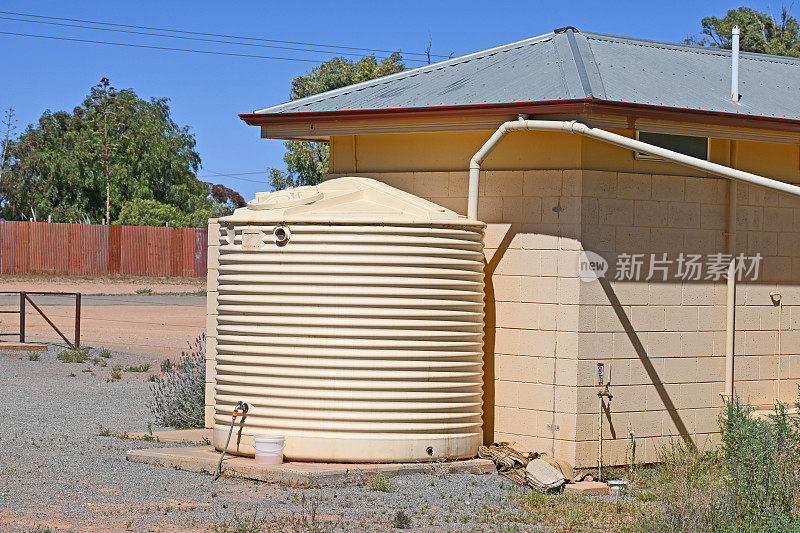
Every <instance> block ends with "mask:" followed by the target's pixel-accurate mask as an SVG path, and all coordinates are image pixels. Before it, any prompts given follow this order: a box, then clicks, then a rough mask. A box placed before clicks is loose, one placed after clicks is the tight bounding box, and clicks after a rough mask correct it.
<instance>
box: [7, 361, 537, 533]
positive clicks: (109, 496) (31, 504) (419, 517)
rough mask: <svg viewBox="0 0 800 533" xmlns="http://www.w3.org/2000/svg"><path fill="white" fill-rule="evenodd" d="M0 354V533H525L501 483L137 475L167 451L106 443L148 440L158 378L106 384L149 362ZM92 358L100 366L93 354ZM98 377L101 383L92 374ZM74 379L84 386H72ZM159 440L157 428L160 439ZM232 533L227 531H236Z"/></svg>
mask: <svg viewBox="0 0 800 533" xmlns="http://www.w3.org/2000/svg"><path fill="white" fill-rule="evenodd" d="M61 349H62V348H61V347H58V346H51V347H50V350H49V351H48V352H47V353H43V354H41V358H40V360H39V361H31V360H29V359H28V356H27V354H21V353H20V354H12V353H9V352H0V391H2V392H3V395H4V401H3V402H2V404H0V416H2V418H4V419H5V420H7V421H8V424H7V428H6V430H5V431H3V432H1V433H0V531H2V532H5V531H47V528H49V529H50V530H52V531H61V530H71V531H123V530H126V529H127V530H131V531H164V530H167V531H185V530H193V531H208V530H212V531H213V530H215V529H216V530H217V531H241V532H248V531H255V530H256V529H246V528H245V526H248V525H252V523H256V524H259V525H261V526H262V527H263V528H264V530H269V531H328V530H331V531H332V530H337V531H341V530H346V531H390V530H393V529H395V523H394V521H395V517H396V515H397V513H398V511H400V510H402V511H403V513H405V514H406V515H407V516H408V517H410V519H411V529H412V530H417V531H420V530H421V531H498V530H504V531H506V530H507V531H526V530H529V528H530V526H526V525H523V524H516V523H512V524H504V523H503V521H504V520H505V521H508V520H513V517H510V516H505V514H506V513H504V512H502V511H500V510H502V509H505V508H507V504H508V500H509V497H510V495H511V494H512V492H513V491H516V490H518V489H516V487H514V486H513V485H512V484H511V483H510V482H508V481H507V480H505V479H504V478H501V477H499V476H497V475H485V476H478V475H471V474H447V475H441V476H436V475H414V476H405V477H399V478H393V479H392V480H391V481H389V484H388V486H387V487H385V488H388V489H389V491H388V492H382V491H378V490H374V489H375V488H376V486H375V485H374V484H373V485H372V486H370V483H368V482H366V481H365V482H364V483H361V484H355V485H348V486H340V487H324V488H316V489H292V488H286V487H281V486H278V485H269V484H265V483H255V482H249V481H241V480H232V479H225V478H223V479H220V480H218V481H216V482H213V483H212V480H211V477H210V476H207V475H201V474H194V473H190V472H182V471H178V470H168V469H165V468H161V467H155V466H150V465H144V464H135V463H128V462H127V461H126V460H125V453H126V452H127V451H128V450H131V449H136V448H144V447H161V446H164V445H163V444H154V443H147V442H143V441H133V440H125V439H119V438H115V437H101V436H98V433H99V428H100V426H104V427H106V428H109V429H110V430H112V431H120V432H121V431H127V432H133V431H145V430H146V429H147V424H148V421H150V420H152V417H151V415H150V413H149V411H148V409H147V400H148V398H149V396H150V393H149V389H148V383H147V377H148V375H149V374H152V373H153V372H154V371H157V368H152V369H151V370H150V371H149V372H148V373H144V374H141V373H130V372H128V373H124V375H123V378H122V380H121V381H112V382H110V381H107V380H108V377H109V375H110V369H111V367H112V366H114V365H123V366H128V365H134V364H139V363H141V362H145V361H149V360H151V358H149V357H147V356H136V355H132V354H125V353H121V352H113V356H112V358H111V359H109V360H108V366H107V367H105V368H101V367H97V366H92V365H91V363H86V364H68V363H62V362H60V361H58V360H57V359H56V356H57V354H58V353H59V352H60V351H61ZM92 355H94V354H92ZM89 368H91V369H92V370H93V372H94V374H93V373H92V372H83V370H85V369H89ZM71 374H74V376H72V375H71ZM153 429H154V430H156V429H159V428H155V427H154V428H153ZM226 528H228V529H226Z"/></svg>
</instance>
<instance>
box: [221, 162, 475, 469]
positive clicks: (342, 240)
mask: <svg viewBox="0 0 800 533" xmlns="http://www.w3.org/2000/svg"><path fill="white" fill-rule="evenodd" d="M220 222H221V224H222V226H221V230H222V231H221V242H220V265H219V299H218V308H217V309H218V313H219V314H218V325H217V342H218V344H217V367H216V369H217V372H216V395H215V404H216V408H215V409H216V412H215V419H214V420H215V425H214V446H215V447H216V448H217V449H218V450H222V448H223V447H224V446H225V439H226V437H227V434H228V428H229V427H230V421H231V412H232V409H233V407H234V406H235V405H236V402H238V401H240V400H241V401H244V402H246V403H248V404H249V406H250V410H249V412H248V414H247V416H246V418H245V419H244V421H243V424H242V426H241V428H239V427H238V424H237V429H236V431H235V432H234V436H233V438H232V439H231V444H230V446H229V448H228V451H229V452H231V453H234V454H239V455H249V456H252V455H253V435H258V434H277V435H283V436H285V437H286V448H285V452H284V454H285V457H286V458H287V459H291V460H302V461H343V462H349V461H366V462H397V461H420V460H428V459H430V458H434V459H438V458H453V459H455V458H464V457H472V456H474V455H475V454H476V452H477V449H478V446H479V445H480V444H481V441H482V432H481V389H482V377H483V372H482V355H483V230H484V227H485V225H484V224H483V223H482V222H478V221H474V220H467V219H465V218H464V217H462V216H460V215H458V214H457V213H455V212H453V211H450V210H448V209H445V208H443V207H441V206H439V205H436V204H433V203H431V202H428V201H427V200H423V199H421V198H418V197H416V196H413V195H411V194H408V193H405V192H403V191H400V190H398V189H395V188H393V187H390V186H388V185H386V184H383V183H381V182H379V181H376V180H372V179H367V178H338V179H332V180H329V181H326V182H323V183H322V184H320V185H317V186H313V187H299V188H295V189H289V190H286V191H280V192H276V193H259V194H257V195H256V199H255V200H253V201H252V202H250V203H249V204H248V206H247V207H244V208H241V209H237V210H236V212H235V213H234V214H233V215H231V216H228V217H225V218H222V219H220Z"/></svg>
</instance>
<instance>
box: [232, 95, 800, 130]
mask: <svg viewBox="0 0 800 533" xmlns="http://www.w3.org/2000/svg"><path fill="white" fill-rule="evenodd" d="M520 112H522V113H528V114H538V115H543V114H559V113H563V114H567V115H577V114H599V115H603V114H606V115H623V116H630V117H633V118H648V119H660V120H670V121H676V122H694V123H699V124H705V125H709V124H713V125H717V126H729V127H741V128H758V129H769V130H776V131H785V132H795V133H796V132H800V120H797V119H790V118H781V117H765V116H760V115H742V114H741V113H730V112H724V111H708V110H702V109H686V108H680V107H670V106H657V105H650V104H636V103H630V102H615V101H612V100H602V99H599V98H575V99H571V100H555V101H554V100H544V101H532V102H506V103H488V104H465V105H452V106H428V107H401V108H386V109H347V110H338V111H297V112H295V111H291V112H283V113H242V114H240V115H239V118H240V119H242V120H243V121H244V122H245V123H247V124H248V125H250V126H269V125H278V124H296V123H303V122H308V123H312V124H313V123H314V122H319V123H322V122H328V121H335V122H338V123H341V122H347V121H357V120H364V119H377V118H383V119H405V118H423V117H424V118H439V117H458V118H463V117H467V116H487V115H489V116H496V115H498V114H500V115H502V114H508V115H510V116H516V115H517V114H519V113H520Z"/></svg>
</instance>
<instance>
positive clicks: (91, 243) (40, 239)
mask: <svg viewBox="0 0 800 533" xmlns="http://www.w3.org/2000/svg"><path fill="white" fill-rule="evenodd" d="M207 242H208V230H207V229H205V228H202V229H195V228H167V227H152V226H100V225H93V224H50V223H47V222H4V221H0V274H29V273H31V274H32V273H42V274H85V275H103V274H129V275H138V276H185V277H200V276H205V275H206V269H207V266H208V245H207Z"/></svg>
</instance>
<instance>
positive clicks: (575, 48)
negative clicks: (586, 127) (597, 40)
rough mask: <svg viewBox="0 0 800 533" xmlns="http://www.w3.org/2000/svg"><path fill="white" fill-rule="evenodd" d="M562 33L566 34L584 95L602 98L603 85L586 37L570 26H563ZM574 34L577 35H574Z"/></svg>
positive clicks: (603, 93)
mask: <svg viewBox="0 0 800 533" xmlns="http://www.w3.org/2000/svg"><path fill="white" fill-rule="evenodd" d="M563 33H565V34H566V36H567V42H568V43H569V50H570V52H571V53H572V59H573V61H574V62H575V68H576V69H577V71H578V77H579V79H580V81H581V86H582V87H583V93H584V96H585V97H586V98H598V99H601V100H602V99H604V98H605V87H604V86H603V78H602V76H601V75H600V70H599V69H598V68H597V62H596V61H595V59H594V54H593V53H592V49H591V47H590V46H589V42H588V39H587V38H586V36H585V35H582V34H581V33H580V32H579V31H578V30H576V29H574V28H572V27H568V28H565V30H564V32H563ZM576 34H577V35H578V36H579V37H576ZM593 78H594V82H593V80H592V79H593Z"/></svg>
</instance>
